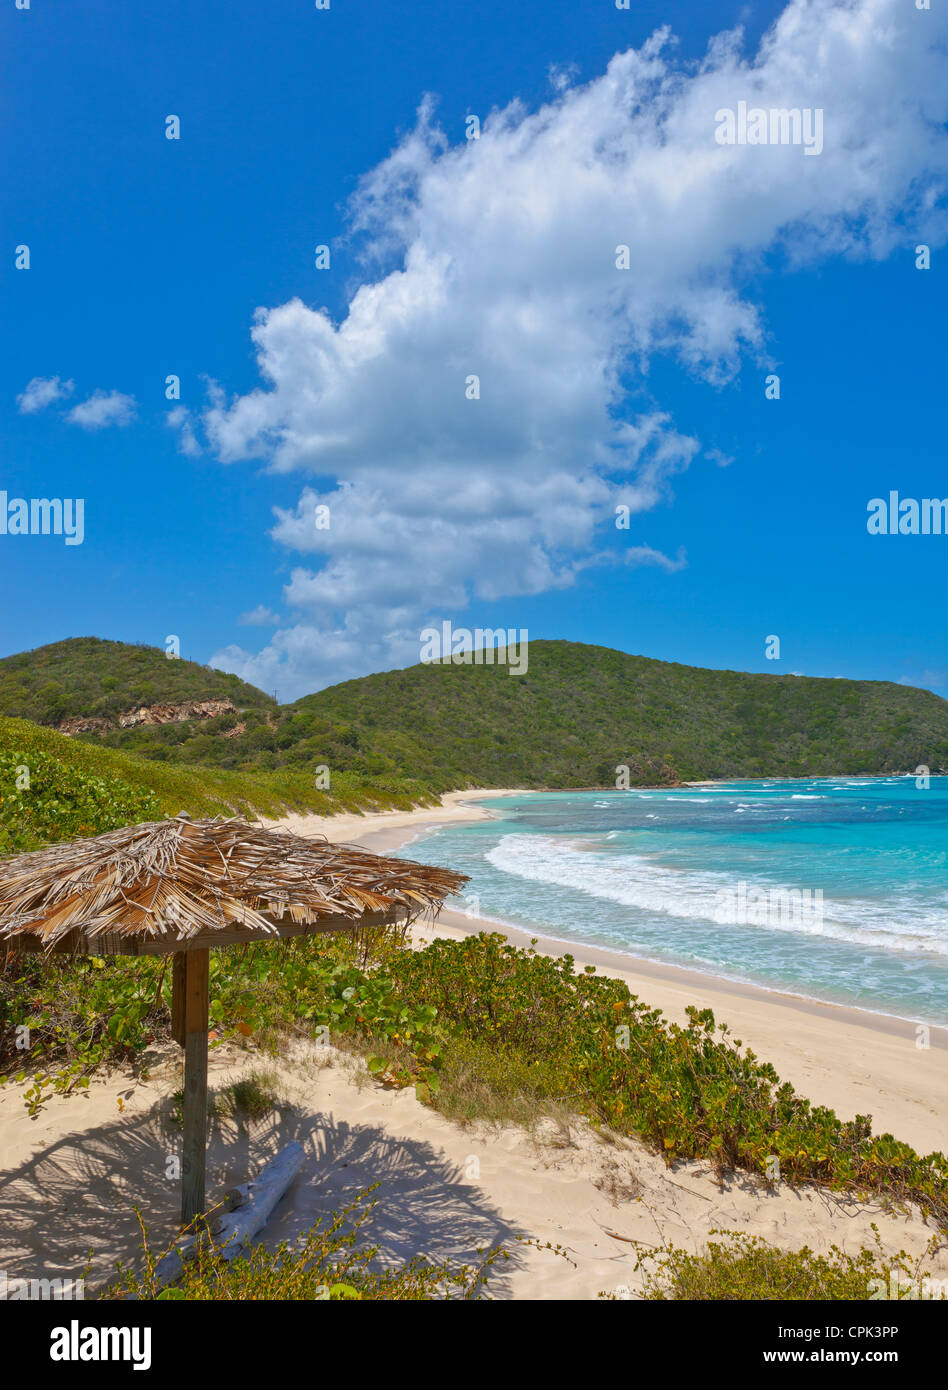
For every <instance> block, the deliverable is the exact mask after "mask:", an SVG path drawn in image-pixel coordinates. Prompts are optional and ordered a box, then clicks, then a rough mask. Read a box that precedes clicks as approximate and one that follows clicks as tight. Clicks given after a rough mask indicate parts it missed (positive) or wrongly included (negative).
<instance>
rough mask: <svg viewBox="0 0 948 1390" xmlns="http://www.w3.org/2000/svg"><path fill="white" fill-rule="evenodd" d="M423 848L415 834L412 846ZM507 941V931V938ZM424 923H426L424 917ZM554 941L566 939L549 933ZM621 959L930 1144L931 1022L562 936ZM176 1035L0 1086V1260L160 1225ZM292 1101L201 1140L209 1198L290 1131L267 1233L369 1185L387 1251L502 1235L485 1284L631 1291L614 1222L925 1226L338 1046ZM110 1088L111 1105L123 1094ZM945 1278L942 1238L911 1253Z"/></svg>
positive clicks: (856, 1237)
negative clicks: (105, 1071) (295, 1164)
mask: <svg viewBox="0 0 948 1390" xmlns="http://www.w3.org/2000/svg"><path fill="white" fill-rule="evenodd" d="M482 795H484V793H479V792H467V793H456V794H454V795H453V796H452V797H450V798H446V799H445V800H446V803H447V804H446V807H445V809H444V811H443V812H439V811H437V810H435V811H431V810H429V811H422V812H413V813H401V812H397V813H395V814H394V815H392V816H370V817H348V816H347V817H341V818H339V820H338V821H336V822H335V823H332V824H330V825H328V826H327V825H326V824H325V822H323V823H321V824H317V823H316V822H317V821H318V818H315V817H312V818H310V817H304V818H293V822H292V823H293V828H294V829H298V830H303V829H304V827H305V830H307V831H308V833H327V832H328V833H330V834H331V838H333V839H334V840H339V839H349V838H354V837H355V836H356V835H357V836H358V839H359V840H360V841H365V840H366V839H367V837H368V840H367V843H368V844H369V847H371V848H373V849H376V850H379V851H383V852H384V850H385V849H386V848H392V847H393V843H392V842H393V840H397V839H398V838H399V837H401V838H404V837H405V836H406V835H411V834H412V833H413V832H417V831H418V829H419V828H420V827H423V826H424V825H428V824H433V823H436V822H437V821H439V820H441V819H442V818H443V817H447V818H450V819H452V820H456V819H461V818H462V817H463V816H464V815H465V814H467V812H468V808H465V807H464V806H463V805H462V804H461V803H462V802H463V800H464V799H465V798H467V797H480V796H482ZM419 856H420V857H422V858H423V857H424V856H423V851H422V849H421V847H419ZM480 925H484V926H490V925H491V924H488V923H484V924H481V923H478V922H476V921H473V920H471V919H467V918H465V917H464V916H462V915H460V914H457V913H447V912H446V913H445V914H443V920H442V921H440V922H439V923H438V924H436V926H435V928H434V929H433V930H434V931H435V932H437V933H438V934H439V935H448V936H452V935H460V934H461V933H462V932H464V931H470V930H472V929H477V928H478V926H480ZM509 934H510V935H511V936H512V937H514V938H515V937H516V933H513V932H510V933H509ZM428 935H429V938H430V935H431V929H428ZM548 945H549V949H551V950H554V951H557V952H558V953H559V952H562V951H563V950H565V949H566V947H565V946H564V945H563V944H562V943H548ZM573 954H574V955H575V956H576V958H577V960H580V959H582V960H586V959H589V960H592V958H593V957H594V956H598V959H597V960H596V961H595V962H594V963H596V964H597V965H599V966H600V967H601V968H603V969H604V970H609V971H610V972H615V973H617V974H621V975H622V976H623V978H626V979H627V980H628V981H629V983H630V984H631V986H632V988H633V990H634V991H635V992H637V993H639V994H641V996H642V997H643V998H645V999H646V1000H647V1001H648V1002H649V1003H650V1004H654V1005H658V1006H660V1007H661V1008H662V1009H663V1010H665V1012H666V1013H668V1015H669V1016H670V1017H673V1018H679V1019H680V1018H682V1017H683V1009H684V1007H685V1005H686V1004H688V1003H695V1004H699V1005H701V1006H706V1005H707V1006H710V1007H712V1008H713V1009H714V1011H715V1014H716V1016H717V1017H718V1018H719V1019H726V1020H727V1021H728V1022H729V1023H730V1024H731V1026H732V1029H733V1031H734V1032H735V1033H736V1034H737V1035H738V1036H740V1037H742V1038H743V1039H744V1041H745V1042H747V1043H748V1044H750V1045H752V1046H753V1047H754V1048H755V1050H756V1051H757V1052H758V1054H759V1055H761V1056H763V1057H765V1058H768V1059H769V1060H771V1061H773V1062H774V1064H775V1065H776V1067H777V1069H778V1071H779V1072H780V1073H781V1075H782V1076H784V1077H786V1079H788V1080H791V1081H793V1082H794V1084H795V1085H797V1086H798V1087H799V1088H800V1089H801V1090H803V1091H804V1093H805V1094H807V1095H809V1096H810V1097H811V1098H812V1099H814V1100H817V1101H822V1102H825V1103H828V1104H831V1105H833V1106H834V1108H836V1109H837V1110H838V1111H839V1112H840V1113H841V1114H844V1115H846V1116H850V1115H852V1114H855V1113H856V1112H862V1113H866V1112H870V1113H872V1114H873V1116H874V1121H875V1126H876V1128H877V1129H886V1128H888V1129H891V1130H893V1131H894V1132H895V1133H896V1135H898V1137H900V1138H904V1139H906V1140H908V1141H909V1142H911V1143H913V1144H914V1145H915V1146H916V1147H918V1148H921V1149H922V1150H923V1151H926V1150H930V1149H933V1148H938V1149H944V1148H945V1147H946V1138H945V1120H944V1117H945V1115H946V1114H948V1079H946V1073H948V1067H946V1065H945V1063H946V1041H948V1040H946V1038H945V1035H944V1031H943V1030H932V1039H931V1042H932V1046H931V1047H930V1049H929V1050H919V1049H917V1048H916V1047H915V1033H914V1029H913V1028H912V1026H911V1025H908V1024H902V1023H899V1022H897V1021H895V1020H890V1019H884V1018H880V1017H878V1016H874V1015H871V1014H862V1013H860V1012H859V1011H857V1010H847V1009H837V1008H833V1007H830V1006H824V1005H817V1004H808V1003H807V1002H806V1001H802V1000H797V999H794V998H792V997H790V996H787V995H780V994H771V993H768V992H767V991H764V990H755V989H752V988H750V987H743V986H736V985H729V984H727V983H725V982H722V981H718V980H714V979H711V978H710V977H706V976H700V975H695V974H690V973H689V972H685V971H674V970H672V969H671V968H668V967H659V966H650V965H647V964H644V963H640V962H631V961H629V960H627V959H626V958H624V957H617V956H611V957H610V955H609V953H596V952H595V951H593V950H592V949H591V948H583V949H580V948H578V947H576V948H574V949H573ZM177 1059H178V1052H177V1049H174V1048H171V1049H168V1050H166V1051H165V1052H163V1053H162V1054H160V1056H158V1057H157V1058H156V1063H155V1067H154V1069H153V1071H152V1076H151V1079H150V1080H149V1081H147V1082H138V1083H136V1082H134V1081H132V1080H131V1078H129V1077H125V1076H119V1075H113V1076H112V1077H110V1078H109V1079H107V1080H96V1081H95V1082H94V1083H93V1085H92V1087H91V1088H90V1091H89V1093H88V1094H81V1095H77V1096H73V1097H68V1098H63V1097H54V1098H53V1099H52V1100H50V1101H49V1102H48V1103H47V1105H46V1106H45V1108H44V1109H43V1111H42V1113H41V1114H40V1116H39V1117H38V1118H37V1119H35V1120H30V1119H29V1118H28V1117H27V1112H26V1108H25V1106H24V1105H23V1100H22V1093H21V1090H20V1088H18V1087H15V1086H11V1085H8V1086H7V1087H6V1088H5V1089H4V1090H2V1091H0V1164H2V1168H0V1271H4V1272H6V1274H7V1275H8V1276H9V1277H11V1278H12V1277H20V1278H24V1277H33V1278H52V1277H56V1276H57V1275H58V1276H66V1277H72V1278H77V1277H79V1276H80V1275H81V1274H82V1270H83V1267H84V1264H85V1256H86V1253H87V1252H88V1251H89V1250H90V1249H91V1250H93V1251H95V1254H96V1259H95V1261H94V1264H93V1266H92V1270H91V1275H90V1278H91V1279H92V1280H93V1281H97V1280H100V1279H101V1278H103V1277H104V1276H105V1274H106V1273H107V1272H108V1271H109V1270H110V1269H111V1267H112V1266H113V1264H114V1261H115V1260H116V1259H124V1260H128V1259H131V1258H133V1257H134V1255H135V1252H136V1250H137V1249H138V1248H139V1247H138V1236H137V1223H136V1220H135V1217H134V1210H133V1209H134V1207H135V1206H136V1205H137V1206H140V1207H141V1208H142V1210H143V1211H144V1212H145V1213H146V1215H147V1217H148V1221H149V1225H150V1228H151V1232H152V1237H153V1240H154V1241H156V1242H158V1243H159V1244H160V1243H161V1242H164V1241H166V1240H168V1239H170V1238H171V1237H172V1235H173V1233H174V1218H175V1215H176V1211H177V1206H178V1201H179V1197H178V1185H177V1183H176V1182H175V1181H174V1180H173V1179H170V1178H168V1177H167V1176H166V1171H167V1163H168V1158H169V1156H170V1155H173V1154H174V1153H175V1152H176V1151H178V1150H179V1148H180V1130H179V1129H176V1128H175V1127H173V1126H171V1125H170V1124H169V1122H168V1118H167V1111H168V1106H169V1098H170V1095H171V1093H172V1092H173V1091H174V1089H175V1088H176V1086H178V1085H179V1084H180V1081H179V1064H178V1060H177ZM252 1065H257V1066H260V1065H264V1066H267V1067H271V1066H272V1063H270V1062H269V1061H266V1060H265V1061H263V1062H261V1061H260V1060H259V1059H257V1058H255V1057H254V1056H253V1055H252V1054H251V1055H248V1054H243V1053H238V1052H236V1051H235V1050H233V1049H219V1050H215V1051H214V1052H213V1053H212V1065H211V1085H212V1086H215V1085H216V1086H220V1085H221V1084H222V1083H223V1082H225V1081H226V1080H227V1079H228V1078H233V1077H234V1076H236V1075H240V1074H243V1073H245V1072H246V1071H247V1070H248V1069H249V1068H250V1067H251V1066H252ZM279 1072H280V1076H281V1082H282V1086H283V1088H284V1091H285V1095H286V1098H287V1101H288V1102H289V1104H288V1105H287V1106H286V1107H285V1108H283V1109H281V1110H280V1111H279V1112H278V1113H275V1114H274V1115H273V1116H272V1117H270V1118H268V1119H266V1120H264V1121H262V1122H260V1123H259V1124H257V1125H255V1126H253V1127H251V1128H246V1127H238V1126H235V1125H232V1124H225V1125H223V1126H217V1127H216V1129H215V1132H214V1135H213V1137H212V1141H211V1144H210V1149H209V1183H208V1195H209V1198H211V1199H213V1198H214V1197H215V1196H216V1195H219V1194H220V1193H221V1192H222V1190H223V1189H224V1188H225V1187H226V1186H228V1185H230V1184H231V1183H233V1182H235V1181H244V1180H245V1179H246V1178H247V1177H248V1176H249V1175H250V1174H251V1173H252V1172H255V1171H256V1170H257V1169H258V1168H259V1166H260V1165H261V1164H262V1163H263V1162H264V1161H265V1160H266V1158H267V1157H269V1156H270V1155H272V1154H273V1153H274V1152H276V1151H277V1149H278V1148H280V1147H281V1146H282V1145H283V1144H285V1143H287V1142H289V1140H290V1139H299V1140H300V1141H301V1142H303V1144H304V1147H305V1149H306V1153H307V1159H306V1163H305V1166H304V1169H303V1171H302V1172H301V1174H300V1176H299V1178H298V1179H297V1181H296V1182H295V1183H294V1185H293V1187H292V1188H291V1190H290V1193H289V1194H288V1196H287V1198H286V1199H285V1200H284V1202H283V1203H281V1205H280V1207H278V1209H277V1212H276V1214H275V1217H274V1220H273V1222H272V1224H271V1227H270V1230H269V1232H268V1236H267V1239H268V1241H271V1242H272V1241H274V1240H278V1239H280V1238H281V1237H284V1236H288V1235H292V1234H295V1233H296V1232H297V1231H299V1230H301V1229H304V1228H305V1227H306V1226H307V1225H309V1224H311V1223H312V1221H313V1220H314V1219H315V1217H316V1216H318V1215H320V1214H322V1213H324V1212H328V1211H331V1210H334V1209H335V1208H337V1207H338V1206H340V1205H343V1204H344V1203H346V1202H347V1201H348V1200H349V1199H350V1198H351V1197H352V1195H353V1194H354V1193H355V1192H356V1191H358V1190H359V1189H361V1188H364V1187H366V1186H367V1185H368V1184H370V1183H372V1182H380V1183H381V1186H380V1189H379V1191H378V1192H377V1193H376V1199H377V1202H378V1205H377V1207H376V1208H375V1210H374V1212H373V1214H372V1217H371V1219H370V1222H369V1224H368V1226H367V1228H366V1234H367V1236H368V1238H369V1239H370V1240H371V1241H372V1243H376V1244H379V1245H380V1246H381V1248H382V1252H383V1254H384V1255H385V1256H387V1257H389V1258H392V1259H402V1258H407V1257H409V1256H410V1255H412V1254H414V1253H417V1252H423V1253H427V1254H429V1255H432V1256H441V1257H450V1258H453V1259H460V1260H463V1259H471V1258H473V1255H474V1251H475V1250H476V1249H477V1248H478V1247H485V1246H490V1245H492V1244H498V1243H499V1244H504V1245H505V1246H506V1247H507V1248H508V1249H510V1250H511V1251H512V1252H513V1253H514V1254H515V1258H514V1259H513V1260H511V1262H510V1263H509V1264H507V1265H506V1266H501V1267H500V1270H499V1273H498V1275H497V1277H496V1279H495V1281H494V1282H493V1284H492V1286H491V1287H492V1288H493V1291H494V1293H495V1295H496V1296H500V1297H512V1298H520V1299H522V1298H542V1299H561V1298H565V1299H577V1298H578V1299H588V1298H595V1297H596V1295H597V1293H598V1292H599V1291H600V1290H616V1289H622V1288H628V1289H631V1290H632V1292H633V1294H634V1293H635V1292H636V1291H638V1290H639V1289H640V1288H641V1275H639V1274H636V1273H635V1272H634V1270H633V1266H634V1264H635V1255H634V1251H633V1247H632V1246H631V1245H630V1244H628V1241H629V1240H630V1239H636V1240H640V1241H643V1242H646V1243H648V1244H650V1245H656V1244H659V1243H660V1242H662V1241H673V1242H675V1243H676V1244H680V1245H685V1246H687V1247H688V1248H691V1249H697V1248H699V1247H700V1246H701V1244H702V1243H703V1241H704V1240H705V1238H706V1237H707V1234H708V1233H709V1232H710V1231H711V1230H712V1229H714V1228H723V1229H728V1230H743V1231H748V1232H750V1233H752V1234H757V1235H760V1236H762V1237H764V1238H765V1239H767V1240H770V1241H773V1242H775V1243H777V1244H779V1245H781V1246H784V1247H786V1248H798V1247H799V1246H801V1245H804V1244H809V1245H810V1246H811V1247H812V1248H813V1249H815V1250H818V1251H820V1250H825V1249H827V1248H828V1246H829V1245H831V1244H834V1243H835V1244H837V1245H839V1246H841V1247H842V1249H844V1250H846V1251H850V1252H854V1251H856V1250H857V1249H858V1248H859V1247H860V1246H862V1245H870V1244H872V1237H871V1232H870V1229H869V1227H870V1222H872V1221H873V1220H875V1221H876V1222H877V1223H878V1225H879V1226H880V1227H881V1229H882V1232H883V1239H884V1243H885V1245H886V1247H887V1248H889V1249H892V1250H898V1249H900V1248H902V1247H904V1248H905V1249H906V1250H907V1251H908V1252H909V1253H910V1254H911V1255H913V1256H917V1255H919V1254H921V1252H922V1251H923V1249H924V1247H925V1245H926V1244H927V1242H928V1240H929V1238H930V1236H931V1234H932V1231H931V1228H930V1227H926V1226H925V1225H924V1224H923V1223H922V1222H921V1221H920V1220H919V1219H918V1217H917V1216H914V1217H908V1218H906V1217H902V1216H897V1217H893V1216H891V1215H889V1214H886V1213H884V1212H881V1211H880V1210H879V1209H878V1208H874V1209H873V1208H863V1207H856V1206H854V1205H852V1204H846V1205H840V1204H839V1203H838V1202H836V1201H835V1200H834V1199H833V1198H831V1197H830V1196H829V1195H828V1194H826V1193H824V1192H821V1191H819V1190H816V1189H791V1188H787V1187H785V1186H780V1187H778V1188H776V1189H775V1190H770V1189H767V1188H765V1187H764V1186H762V1185H761V1184H760V1183H758V1182H757V1181H755V1180H753V1179H751V1178H750V1177H748V1176H746V1175H738V1176H736V1177H732V1178H730V1179H728V1180H727V1181H726V1182H725V1183H724V1184H723V1186H719V1185H718V1183H717V1182H716V1181H715V1180H714V1178H713V1176H712V1174H711V1173H710V1172H709V1170H708V1167H707V1165H706V1164H702V1163H688V1164H677V1165H676V1166H675V1167H674V1169H671V1170H669V1169H666V1167H665V1165H664V1163H663V1161H662V1160H661V1159H660V1158H658V1157H656V1156H655V1155H652V1154H649V1153H647V1152H646V1151H645V1150H644V1149H643V1148H642V1146H641V1145H639V1144H637V1143H635V1142H634V1141H631V1140H618V1141H615V1142H611V1141H609V1140H608V1139H604V1138H601V1137H598V1136H596V1135H595V1134H594V1133H593V1132H592V1131H590V1130H589V1128H588V1127H587V1126H586V1125H585V1124H583V1123H581V1122H578V1121H577V1122H574V1123H570V1124H569V1125H568V1127H567V1128H566V1129H559V1128H558V1127H557V1126H555V1125H553V1124H549V1125H545V1126H544V1127H543V1130H542V1131H541V1133H540V1135H539V1136H538V1137H536V1138H532V1137H531V1136H529V1135H528V1134H526V1133H524V1132H523V1131H520V1130H516V1129H510V1128H508V1129H504V1130H502V1131H497V1132H488V1131H484V1130H480V1129H476V1130H475V1129H463V1128H461V1127H459V1126H457V1125H455V1124H453V1123H451V1122H449V1121H448V1120H446V1119H444V1118H443V1117H442V1116H441V1115H439V1114H438V1113H437V1112H435V1111H432V1110H429V1109H427V1108H425V1107H424V1106H422V1105H421V1104H420V1103H419V1102H418V1100H417V1099H416V1098H415V1095H414V1093H413V1092H412V1091H401V1092H389V1091H386V1090H385V1089H384V1088H382V1087H381V1086H380V1085H378V1084H377V1083H376V1082H375V1081H374V1080H371V1079H369V1078H368V1077H367V1075H366V1074H365V1072H364V1071H363V1070H362V1068H361V1065H360V1064H359V1063H356V1062H354V1061H352V1060H351V1059H348V1058H346V1057H345V1056H344V1055H343V1054H340V1053H336V1052H335V1051H334V1050H333V1049H325V1048H322V1049H320V1048H315V1047H312V1046H311V1045H309V1044H305V1045H301V1046H300V1047H299V1048H298V1049H297V1050H296V1052H295V1054H294V1055H293V1057H292V1058H290V1059H288V1060H287V1061H285V1062H282V1063H280V1064H279ZM120 1101H121V1102H122V1106H121V1108H120V1106H119V1102H120ZM517 1235H523V1236H526V1237H528V1238H531V1239H533V1240H536V1241H539V1242H540V1243H545V1242H547V1241H551V1242H553V1243H554V1244H560V1245H562V1246H564V1247H565V1251H566V1257H562V1256H556V1255H554V1254H551V1253H550V1252H548V1251H540V1250H538V1249H536V1248H535V1247H534V1246H532V1245H528V1246H526V1247H524V1246H521V1245H519V1244H518V1243H517V1241H516V1239H515V1237H516V1236H517ZM928 1267H929V1268H930V1269H931V1271H932V1272H933V1273H934V1274H936V1275H938V1276H939V1277H941V1278H946V1277H948V1252H946V1251H942V1252H941V1253H940V1255H938V1256H937V1257H936V1259H935V1261H934V1262H933V1263H931V1262H930V1263H929V1266H928Z"/></svg>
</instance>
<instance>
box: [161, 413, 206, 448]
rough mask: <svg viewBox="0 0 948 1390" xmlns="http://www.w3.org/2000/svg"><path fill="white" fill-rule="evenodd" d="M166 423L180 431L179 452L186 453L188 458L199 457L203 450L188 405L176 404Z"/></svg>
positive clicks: (170, 427)
mask: <svg viewBox="0 0 948 1390" xmlns="http://www.w3.org/2000/svg"><path fill="white" fill-rule="evenodd" d="M165 424H166V425H167V426H168V428H169V429H172V430H177V431H178V453H179V454H184V455H186V457H187V458H197V457H198V455H199V454H200V453H201V452H202V450H201V446H200V444H199V443H198V440H197V435H196V434H195V433H194V422H193V418H192V416H191V412H190V410H189V409H188V408H187V406H186V405H176V406H174V407H173V408H172V409H171V410H169V411H168V414H167V416H166V418H165Z"/></svg>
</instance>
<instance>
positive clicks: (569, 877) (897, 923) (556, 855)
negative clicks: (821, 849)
mask: <svg viewBox="0 0 948 1390" xmlns="http://www.w3.org/2000/svg"><path fill="white" fill-rule="evenodd" d="M485 857H486V859H487V861H488V863H490V864H491V865H492V866H493V867H494V868H495V869H498V870H499V871H500V872H502V873H504V874H509V875H511V876H513V877H515V878H519V879H523V880H527V881H530V882H534V883H542V884H547V885H550V886H557V887H562V888H569V889H571V890H573V891H574V892H580V893H584V894H586V895H588V896H589V897H592V898H598V899H602V900H605V901H608V902H612V903H617V904H619V905H621V906H623V907H628V908H631V909H634V910H636V911H639V912H647V913H652V914H657V915H660V916H665V917H673V918H680V919H688V920H691V921H694V922H712V923H714V924H715V925H716V926H718V927H721V926H727V925H729V924H727V923H722V922H721V920H720V917H719V912H720V904H721V901H722V894H725V893H734V892H735V891H736V889H737V886H738V882H739V875H737V874H726V873H721V872H719V871H716V870H706V871H700V872H699V871H683V870H679V869H668V868H664V867H662V866H661V865H660V864H658V863H656V861H655V860H654V859H652V858H650V857H648V856H645V855H634V854H628V855H616V854H614V853H610V854H599V853H595V852H592V851H586V850H581V849H577V848H575V845H574V846H572V847H570V846H569V845H568V844H567V843H565V842H564V841H563V840H562V839H560V838H558V837H554V836H544V835H524V834H518V833H512V834H508V835H505V836H504V837H503V838H502V839H501V840H500V842H499V843H498V844H497V845H495V846H494V848H493V849H491V850H489V851H488V852H487V854H486V856H485ZM743 881H745V882H746V883H747V885H748V889H763V890H764V891H766V892H771V891H772V892H774V893H786V892H788V891H792V890H793V888H799V887H800V886H801V885H799V884H797V885H790V886H789V887H788V885H785V884H780V883H777V882H772V881H768V880H764V879H763V878H761V877H756V878H753V879H747V880H743ZM808 886H812V887H813V888H816V887H817V885H808ZM946 907H948V903H946V904H944V905H939V904H934V903H932V904H920V903H918V901H917V900H916V901H911V900H905V901H899V902H890V903H885V904H883V903H880V902H877V901H873V900H871V899H847V900H845V901H843V900H840V899H831V898H824V900H823V903H822V914H821V919H820V917H818V916H817V914H816V913H806V912H804V913H802V914H801V916H800V917H799V918H798V919H797V920H790V921H782V920H769V921H767V922H765V923H746V924H742V925H744V928H745V929H747V930H751V931H760V932H770V931H775V932H781V933H786V932H789V933H791V934H793V935H796V936H810V937H829V938H831V939H833V940H836V941H845V942H848V943H849V944H852V945H857V946H862V947H870V948H875V949H879V950H883V951H893V952H899V953H901V954H906V953H909V954H917V953H918V952H920V951H925V952H930V953H933V954H936V955H939V956H946V957H948V934H946V928H945V920H946ZM773 916H774V914H771V917H772V918H773Z"/></svg>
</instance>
